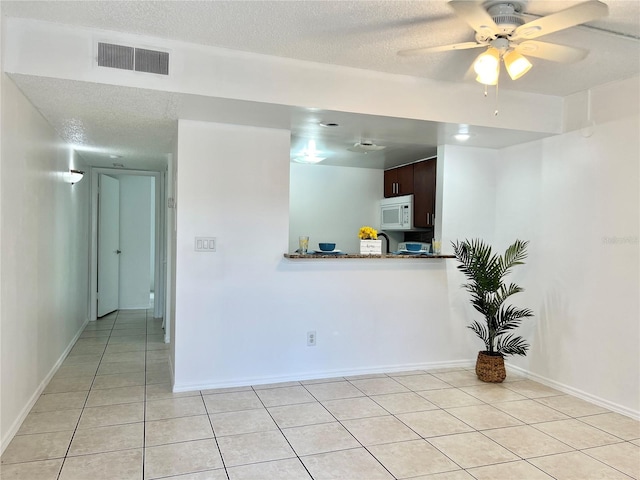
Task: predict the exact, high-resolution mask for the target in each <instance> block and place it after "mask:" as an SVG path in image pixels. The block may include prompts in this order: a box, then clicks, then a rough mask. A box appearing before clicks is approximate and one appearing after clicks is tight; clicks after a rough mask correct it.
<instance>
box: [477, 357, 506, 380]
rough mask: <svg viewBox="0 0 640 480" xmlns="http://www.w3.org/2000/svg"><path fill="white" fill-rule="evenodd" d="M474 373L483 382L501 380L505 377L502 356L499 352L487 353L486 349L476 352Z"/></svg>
mask: <svg viewBox="0 0 640 480" xmlns="http://www.w3.org/2000/svg"><path fill="white" fill-rule="evenodd" d="M476 375H477V376H478V378H479V379H480V380H482V381H483V382H490V383H500V382H502V381H503V380H504V379H505V378H507V371H506V370H505V368H504V357H503V356H502V355H500V354H497V355H489V354H488V353H487V352H486V351H485V352H478V360H477V361H476Z"/></svg>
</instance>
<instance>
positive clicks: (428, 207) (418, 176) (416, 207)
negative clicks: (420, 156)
mask: <svg viewBox="0 0 640 480" xmlns="http://www.w3.org/2000/svg"><path fill="white" fill-rule="evenodd" d="M413 183H414V191H413V224H414V226H416V227H421V228H426V227H432V226H433V225H434V214H435V211H436V159H435V158H434V159H431V160H425V161H424V162H418V163H414V164H413Z"/></svg>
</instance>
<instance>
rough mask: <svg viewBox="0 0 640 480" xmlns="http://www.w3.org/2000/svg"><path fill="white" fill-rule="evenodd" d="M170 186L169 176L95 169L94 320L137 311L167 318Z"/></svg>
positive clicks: (93, 172)
mask: <svg viewBox="0 0 640 480" xmlns="http://www.w3.org/2000/svg"><path fill="white" fill-rule="evenodd" d="M165 181H166V174H165V173H164V172H151V171H132V170H118V169H110V168H94V169H92V175H91V182H92V208H91V216H92V218H91V262H90V266H91V267H90V268H91V272H90V278H91V290H90V291H91V298H90V312H89V318H90V320H96V319H97V318H99V317H101V316H103V315H107V314H108V313H110V312H113V311H115V310H132V309H150V310H151V311H152V312H153V317H154V318H163V317H164V310H165V306H164V301H165V288H166V287H165V285H166V282H165V268H166V248H165V227H164V225H165V214H166V212H165V209H164V208H162V206H163V205H164V204H165ZM165 336H166V337H167V338H168V332H167V334H166V335H165Z"/></svg>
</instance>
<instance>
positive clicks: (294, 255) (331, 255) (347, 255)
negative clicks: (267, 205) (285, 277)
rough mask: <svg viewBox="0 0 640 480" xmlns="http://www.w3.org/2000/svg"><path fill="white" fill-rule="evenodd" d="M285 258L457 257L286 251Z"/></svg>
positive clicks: (426, 258) (396, 258) (425, 258)
mask: <svg viewBox="0 0 640 480" xmlns="http://www.w3.org/2000/svg"><path fill="white" fill-rule="evenodd" d="M284 258H288V259H290V260H312V259H324V258H331V259H343V258H373V259H378V258H384V259H387V258H390V259H394V260H398V259H400V260H406V259H416V258H418V259H421V260H422V259H424V260H430V259H436V258H456V257H455V255H433V254H431V253H428V254H424V253H423V254H419V255H393V254H390V253H387V254H384V255H360V254H359V253H342V254H336V253H326V254H320V253H312V254H306V255H302V254H300V253H285V254H284Z"/></svg>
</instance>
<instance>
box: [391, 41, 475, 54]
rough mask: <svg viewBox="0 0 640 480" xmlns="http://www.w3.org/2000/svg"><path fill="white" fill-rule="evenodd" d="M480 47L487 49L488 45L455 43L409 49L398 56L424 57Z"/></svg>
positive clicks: (400, 52) (401, 51)
mask: <svg viewBox="0 0 640 480" xmlns="http://www.w3.org/2000/svg"><path fill="white" fill-rule="evenodd" d="M478 47H486V45H484V44H482V43H476V42H464V43H454V44H453V45H440V46H437V47H422V48H409V49H407V50H400V51H399V52H398V55H400V56H401V57H411V56H413V55H422V54H425V53H436V52H449V51H451V50H467V49H469V48H478Z"/></svg>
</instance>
